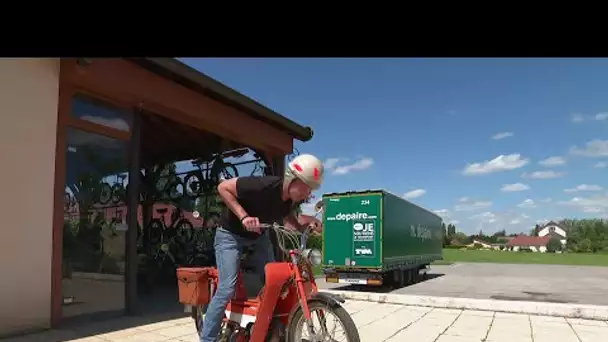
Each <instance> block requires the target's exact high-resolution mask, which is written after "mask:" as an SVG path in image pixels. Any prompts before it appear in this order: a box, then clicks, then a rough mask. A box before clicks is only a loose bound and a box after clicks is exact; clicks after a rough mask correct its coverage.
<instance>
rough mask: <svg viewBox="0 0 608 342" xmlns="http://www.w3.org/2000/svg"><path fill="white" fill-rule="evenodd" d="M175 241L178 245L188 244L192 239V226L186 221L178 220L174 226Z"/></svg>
mask: <svg viewBox="0 0 608 342" xmlns="http://www.w3.org/2000/svg"><path fill="white" fill-rule="evenodd" d="M175 230H176V239H177V240H178V242H179V243H182V244H189V243H191V242H192V240H193V238H194V233H195V232H194V226H193V225H192V223H190V221H188V220H187V219H180V220H179V221H178V222H177V223H176V224H175Z"/></svg>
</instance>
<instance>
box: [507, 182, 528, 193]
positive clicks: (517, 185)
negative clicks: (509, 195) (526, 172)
mask: <svg viewBox="0 0 608 342" xmlns="http://www.w3.org/2000/svg"><path fill="white" fill-rule="evenodd" d="M528 189H530V187H529V186H528V185H526V184H522V183H515V184H505V185H503V187H502V188H501V189H500V191H502V192H515V191H524V190H528Z"/></svg>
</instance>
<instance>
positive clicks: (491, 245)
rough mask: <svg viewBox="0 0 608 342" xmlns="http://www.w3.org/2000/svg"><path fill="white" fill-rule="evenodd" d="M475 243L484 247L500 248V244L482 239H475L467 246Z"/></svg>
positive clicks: (472, 245)
mask: <svg viewBox="0 0 608 342" xmlns="http://www.w3.org/2000/svg"><path fill="white" fill-rule="evenodd" d="M475 245H481V247H482V248H486V249H500V244H496V243H490V242H487V241H484V240H481V239H473V242H471V243H470V244H468V245H467V247H474V246H475Z"/></svg>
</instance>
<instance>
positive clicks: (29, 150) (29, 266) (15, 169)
mask: <svg viewBox="0 0 608 342" xmlns="http://www.w3.org/2000/svg"><path fill="white" fill-rule="evenodd" d="M58 94H59V60H58V59H0V119H1V121H0V139H1V142H0V151H1V152H0V163H2V167H1V168H0V192H1V195H0V219H1V220H2V223H1V226H0V227H1V228H0V229H1V235H0V241H1V243H2V246H1V247H0V271H1V272H2V273H1V274H0V336H2V335H6V334H12V333H16V332H21V331H26V330H35V329H40V328H48V327H49V326H50V312H51V254H52V222H53V183H54V170H55V145H56V127H57V102H58Z"/></svg>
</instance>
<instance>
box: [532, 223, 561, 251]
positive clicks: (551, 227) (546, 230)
mask: <svg viewBox="0 0 608 342" xmlns="http://www.w3.org/2000/svg"><path fill="white" fill-rule="evenodd" d="M538 236H539V237H545V236H549V237H557V238H558V239H559V241H560V242H561V243H562V246H565V245H566V242H567V239H568V228H567V227H566V226H565V225H563V224H559V223H555V222H554V221H549V222H547V223H546V224H545V225H544V226H542V227H539V229H538Z"/></svg>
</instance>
